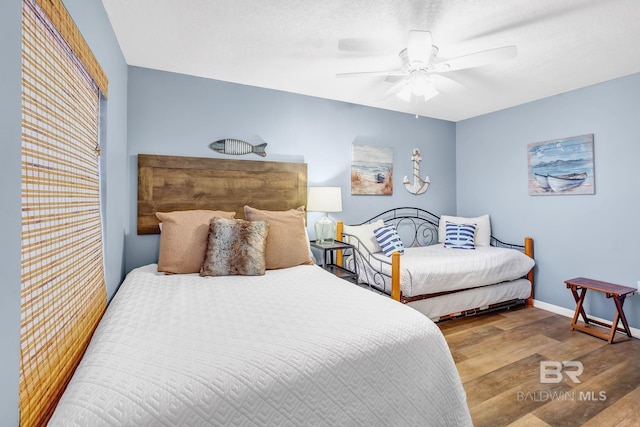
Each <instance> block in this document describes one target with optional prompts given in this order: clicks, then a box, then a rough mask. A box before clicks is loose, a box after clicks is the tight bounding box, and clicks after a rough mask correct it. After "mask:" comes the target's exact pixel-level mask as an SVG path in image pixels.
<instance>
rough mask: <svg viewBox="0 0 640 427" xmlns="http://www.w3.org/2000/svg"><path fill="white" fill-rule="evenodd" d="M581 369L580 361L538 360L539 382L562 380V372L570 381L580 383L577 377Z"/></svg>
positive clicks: (557, 381)
mask: <svg viewBox="0 0 640 427" xmlns="http://www.w3.org/2000/svg"><path fill="white" fill-rule="evenodd" d="M583 371H584V366H582V362H575V361H565V362H556V361H554V360H543V361H541V362H540V383H542V384H550V383H559V382H561V381H562V374H563V373H564V375H566V376H567V377H568V378H569V379H570V380H571V381H573V382H574V383H576V384H578V383H580V380H579V379H578V377H579V376H580V375H581V374H582V372H583Z"/></svg>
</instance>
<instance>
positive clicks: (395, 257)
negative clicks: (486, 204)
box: [337, 207, 534, 321]
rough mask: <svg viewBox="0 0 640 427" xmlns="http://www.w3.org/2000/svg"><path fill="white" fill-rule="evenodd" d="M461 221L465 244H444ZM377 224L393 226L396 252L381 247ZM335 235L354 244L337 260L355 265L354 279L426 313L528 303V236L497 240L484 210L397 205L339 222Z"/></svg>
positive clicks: (437, 316) (440, 315)
mask: <svg viewBox="0 0 640 427" xmlns="http://www.w3.org/2000/svg"><path fill="white" fill-rule="evenodd" d="M447 224H448V225H449V227H450V230H449V231H450V233H449V234H447V228H446V227H447ZM464 225H466V226H469V225H472V227H470V229H471V230H470V231H469V230H467V231H469V234H468V236H467V237H468V238H469V239H467V241H466V243H469V242H470V244H466V245H458V244H454V245H452V246H455V247H454V248H451V247H447V246H448V245H447V243H448V242H447V237H451V236H455V237H457V236H458V234H456V233H458V232H460V230H461V229H462V228H464ZM382 227H384V228H386V229H390V230H391V233H393V232H394V231H395V233H396V234H395V235H394V237H395V238H396V239H399V240H400V245H399V246H398V248H399V249H400V250H401V251H403V252H404V253H403V254H402V255H401V254H400V253H399V252H397V251H396V252H394V250H393V249H394V248H393V247H391V248H389V249H388V250H387V255H385V253H383V252H382V250H381V247H380V245H379V243H378V241H377V240H376V237H375V235H374V231H375V230H382V229H383V228H382ZM337 236H338V238H339V239H342V240H344V241H345V242H347V243H351V244H352V245H353V246H354V248H355V249H354V251H353V252H352V253H350V254H348V255H347V256H345V257H344V260H343V262H344V263H345V266H346V267H347V268H348V269H350V270H352V271H356V272H357V281H358V283H360V284H365V285H368V286H370V287H371V288H372V289H376V290H378V291H380V292H382V293H385V294H388V295H390V296H392V297H393V298H394V299H395V300H398V301H401V302H403V303H406V304H408V305H409V306H411V307H413V308H415V309H416V310H418V311H420V312H421V313H423V314H424V315H426V316H427V317H429V318H431V319H432V320H435V321H438V320H442V319H447V318H451V317H455V316H460V315H469V314H474V313H477V312H479V311H484V310H492V309H501V308H507V307H511V306H514V305H521V304H525V303H526V304H528V305H532V301H533V267H534V260H533V240H532V239H531V238H530V237H527V238H525V241H524V245H517V244H510V243H504V242H501V241H500V240H498V239H496V238H495V237H493V236H492V235H491V227H490V221H489V216H488V215H483V216H481V217H476V218H464V217H451V216H444V215H443V216H442V217H441V218H438V217H437V216H436V215H434V214H432V213H430V212H428V211H426V210H423V209H419V208H410V207H405V208H397V209H391V210H388V211H386V212H383V213H381V214H379V215H376V216H375V217H373V218H371V219H369V220H367V221H365V222H364V223H361V224H358V225H343V224H342V223H339V225H338V230H337ZM384 238H388V236H384ZM463 240H464V239H463ZM454 243H456V242H454ZM354 263H355V265H354Z"/></svg>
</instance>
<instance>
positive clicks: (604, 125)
mask: <svg viewBox="0 0 640 427" xmlns="http://www.w3.org/2000/svg"><path fill="white" fill-rule="evenodd" d="M456 130H457V157H456V159H457V207H458V213H459V214H461V215H477V214H483V213H487V212H488V213H490V214H491V224H492V227H493V230H494V231H495V234H496V235H497V236H498V237H502V238H504V239H506V240H508V241H514V240H519V239H520V238H522V237H524V236H525V235H530V236H532V237H533V238H534V241H535V257H536V262H537V268H536V272H537V278H536V295H535V298H536V299H537V300H539V301H542V302H546V303H549V304H553V305H557V306H561V307H565V308H568V309H571V310H573V308H574V307H575V303H574V301H573V298H572V297H571V293H570V292H569V291H568V290H567V289H566V287H565V285H564V280H567V279H570V278H573V277H578V276H584V277H590V278H594V279H599V280H604V281H608V282H613V283H618V284H623V285H627V286H631V287H635V286H636V282H637V281H638V280H640V268H639V267H638V265H640V263H639V261H640V246H638V243H637V242H638V241H639V240H640V227H638V226H637V224H636V223H637V221H638V212H639V211H640V197H639V195H640V190H639V189H638V183H640V168H639V167H638V159H640V143H639V142H638V136H639V135H640V74H634V75H631V76H627V77H624V78H619V79H616V80H611V81H608V82H605V83H601V84H597V85H594V86H590V87H587V88H583V89H579V90H576V91H572V92H568V93H565V94H561V95H557V96H553V97H550V98H545V99H542V100H539V101H536V102H531V103H528V104H524V105H521V106H517V107H514V108H509V109H507V110H503V111H499V112H496V113H492V114H487V115H484V116H480V117H476V118H472V119H469V120H465V121H461V122H458V123H457V126H456ZM589 133H593V134H594V158H595V177H596V182H595V188H596V194H595V195H574V196H569V195H566V196H529V194H528V189H527V144H529V143H533V142H542V141H547V140H551V139H557V138H564V137H570V136H575V135H583V134H589ZM587 310H588V311H589V312H591V313H592V314H593V315H595V316H598V317H603V318H607V319H611V318H612V317H613V314H614V313H615V311H614V308H613V302H612V301H611V300H608V299H605V298H604V297H603V295H602V294H595V293H593V294H589V293H588V294H587ZM625 312H626V314H627V317H628V319H629V322H630V323H631V326H633V327H636V328H640V297H638V296H634V297H632V298H629V299H627V302H626V304H625Z"/></svg>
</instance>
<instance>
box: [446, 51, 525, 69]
mask: <svg viewBox="0 0 640 427" xmlns="http://www.w3.org/2000/svg"><path fill="white" fill-rule="evenodd" d="M517 54H518V48H517V47H516V46H504V47H498V48H495V49H489V50H484V51H482V52H476V53H472V54H470V55H464V56H459V57H457V58H453V59H450V60H448V61H442V62H439V63H437V64H436V65H435V67H434V71H436V72H439V73H444V72H447V71H457V70H465V69H467V68H473V67H480V66H482V65H487V64H493V63H495V62H499V61H504V60H506V59H511V58H514V57H515V56H516V55H517Z"/></svg>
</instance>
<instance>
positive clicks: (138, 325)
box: [50, 155, 471, 426]
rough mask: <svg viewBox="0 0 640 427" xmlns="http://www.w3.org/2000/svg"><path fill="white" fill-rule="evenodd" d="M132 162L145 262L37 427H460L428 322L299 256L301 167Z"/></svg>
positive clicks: (455, 396)
mask: <svg viewBox="0 0 640 427" xmlns="http://www.w3.org/2000/svg"><path fill="white" fill-rule="evenodd" d="M138 164H139V168H138V232H139V234H140V233H158V232H159V227H158V219H159V218H162V220H163V222H162V224H163V225H162V233H161V236H160V254H159V260H158V263H157V264H156V263H152V264H149V265H145V266H142V267H139V268H136V269H134V270H133V271H131V272H130V273H129V274H128V275H127V277H126V279H125V281H124V283H123V284H122V285H121V286H120V289H119V290H118V292H117V293H116V295H115V296H114V298H113V300H112V302H111V303H110V305H109V307H108V308H107V311H106V312H105V314H104V317H103V318H102V320H101V322H100V324H99V326H98V328H97V329H96V331H95V334H94V336H93V338H92V340H91V343H90V344H89V347H88V349H87V351H86V353H85V355H84V357H83V359H82V360H81V362H80V364H79V366H78V367H77V369H76V372H75V374H74V376H73V378H72V379H71V381H70V383H69V384H68V387H67V389H66V391H65V392H64V394H63V396H62V398H61V400H60V402H59V404H58V406H57V408H56V411H55V412H54V414H53V417H52V419H51V420H50V425H52V426H89V425H90V426H100V425H136V426H156V425H183V426H191V425H207V426H208V425H219V426H226V425H238V426H241V425H247V426H252V425H267V426H300V425H314V426H322V425H327V426H329V425H361V426H394V425H416V426H418V425H420V426H423V425H429V426H451V425H456V426H470V425H471V419H470V415H469V410H468V407H467V405H466V398H465V393H464V390H463V388H462V384H461V382H460V378H459V376H458V373H457V370H456V367H455V364H454V362H453V358H452V357H451V353H450V351H449V349H448V346H447V343H446V341H445V340H444V337H443V335H442V333H441V332H440V330H439V329H438V327H437V326H436V325H435V324H434V323H433V322H431V321H430V320H429V319H427V318H426V317H425V316H423V315H421V314H420V313H418V312H416V311H415V310H411V309H409V308H408V307H405V306H404V305H402V304H398V303H397V302H395V301H392V300H391V299H389V298H383V297H381V296H380V295H377V294H376V293H373V292H370V291H368V290H366V289H362V288H360V287H358V286H354V285H353V284H351V283H348V282H346V281H344V280H342V279H339V278H337V277H336V276H334V275H332V274H330V273H328V272H327V271H325V270H323V269H322V268H320V267H319V266H316V265H312V264H313V262H312V259H311V253H310V249H309V241H308V238H307V237H306V228H305V222H304V220H305V215H306V214H305V212H304V210H301V209H297V208H299V207H300V206H304V205H305V204H306V194H307V182H306V164H303V163H284V162H263V161H237V160H235V161H229V160H220V159H198V158H181V157H169V156H147V155H139V156H138ZM207 212H208V213H207ZM156 213H158V215H156ZM162 213H164V214H162ZM234 215H235V217H236V218H242V217H243V216H244V217H245V219H246V221H238V220H235V219H232V218H233V216H234ZM225 217H226V218H225ZM203 230H204V234H203ZM230 230H231V231H230ZM265 231H267V232H266V233H265ZM247 236H248V237H247ZM225 239H227V240H225ZM254 239H255V240H254ZM229 241H231V242H236V243H238V242H239V243H238V244H241V245H247V246H242V247H243V248H245V249H243V250H240V251H239V252H234V251H236V250H237V247H236V246H235V244H236V243H231V244H230V243H229ZM225 251H226V252H225ZM243 251H244V252H243ZM233 254H236V255H237V254H242V256H240V255H238V256H237V257H236V256H235V255H233ZM194 260H195V263H194V262H192V261H194ZM198 271H199V272H200V274H205V275H206V276H201V275H200V274H198ZM165 273H174V274H165ZM261 273H263V274H261ZM210 274H212V275H210ZM218 274H222V275H218ZM225 274H229V275H225ZM244 274H248V275H244Z"/></svg>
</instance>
